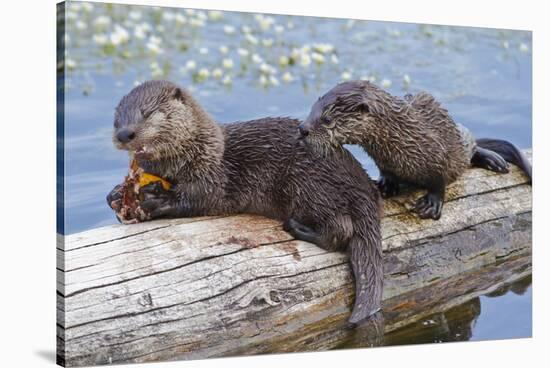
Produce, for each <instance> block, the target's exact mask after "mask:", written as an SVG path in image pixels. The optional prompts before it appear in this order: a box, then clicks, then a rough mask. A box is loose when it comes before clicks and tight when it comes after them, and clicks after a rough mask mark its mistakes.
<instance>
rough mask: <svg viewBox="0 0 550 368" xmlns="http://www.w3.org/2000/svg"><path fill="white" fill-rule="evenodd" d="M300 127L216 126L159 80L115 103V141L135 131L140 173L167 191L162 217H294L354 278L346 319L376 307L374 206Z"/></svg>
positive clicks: (341, 160)
mask: <svg viewBox="0 0 550 368" xmlns="http://www.w3.org/2000/svg"><path fill="white" fill-rule="evenodd" d="M299 123H300V122H299V121H297V120H294V119H290V118H264V119H258V120H253V121H247V122H239V123H234V124H228V125H223V126H221V125H218V124H216V123H215V122H214V121H213V120H212V119H211V118H210V117H209V116H208V114H207V113H206V112H205V111H204V110H203V109H202V108H201V107H200V105H199V104H198V103H197V102H196V101H195V100H194V99H193V98H192V97H191V95H190V94H189V93H187V92H186V91H185V90H183V89H181V88H179V87H177V86H176V85H174V84H172V83H170V82H165V81H150V82H145V83H143V84H142V85H140V86H138V87H136V88H135V89H134V90H132V91H131V92H130V93H129V94H128V95H127V96H125V97H124V98H123V99H122V101H121V102H120V104H119V106H118V108H117V112H116V114H115V134H116V132H117V131H119V130H120V129H132V130H133V131H135V132H136V137H135V139H133V140H132V141H131V142H129V143H126V144H121V143H120V142H118V141H117V140H116V139H114V141H115V144H116V145H117V146H118V147H119V148H121V149H125V150H129V151H130V152H136V151H138V152H139V151H140V150H141V149H143V148H144V147H146V152H147V156H146V157H145V158H144V157H139V155H138V154H136V158H137V159H138V162H139V164H140V166H141V167H143V168H144V169H145V171H147V172H150V173H152V174H155V175H158V176H160V177H162V178H165V179H166V180H168V181H169V182H171V183H172V184H173V190H172V194H173V199H172V200H171V201H170V203H168V204H167V205H166V206H167V207H166V206H165V207H164V208H168V210H167V212H166V214H167V216H169V217H179V216H197V215H227V214H235V213H254V214H260V215H264V216H267V217H270V218H275V219H279V220H282V221H288V220H289V219H294V220H296V221H298V222H299V223H301V224H304V225H306V226H308V227H310V228H312V229H314V230H315V231H316V232H317V233H318V234H320V238H319V239H320V240H319V241H318V242H317V243H316V244H317V245H318V246H320V247H322V248H324V249H327V250H330V251H335V250H344V249H346V248H347V249H348V251H349V253H350V258H351V264H352V269H353V271H354V275H355V279H356V301H355V306H354V309H353V313H352V316H351V318H350V321H352V322H358V321H360V320H362V319H364V318H366V317H368V316H369V315H371V314H372V313H373V312H375V311H376V310H377V309H378V308H379V306H380V300H381V295H382V279H383V270H382V266H383V264H382V249H381V235H380V213H381V200H380V195H379V193H378V190H377V188H376V186H375V185H374V183H373V182H372V181H371V179H370V178H369V177H368V175H367V174H366V173H365V171H364V170H363V168H362V167H361V165H360V164H359V163H358V162H357V161H356V160H355V158H354V157H353V156H352V155H351V154H350V153H349V152H348V151H346V150H340V153H339V154H337V155H332V156H331V157H330V158H327V159H323V158H322V157H319V156H318V155H317V154H316V153H314V152H313V151H312V150H311V149H310V148H309V147H308V146H307V145H304V144H301V142H299V141H298V140H297V139H296V135H297V134H296V133H297V131H298V125H299Z"/></svg>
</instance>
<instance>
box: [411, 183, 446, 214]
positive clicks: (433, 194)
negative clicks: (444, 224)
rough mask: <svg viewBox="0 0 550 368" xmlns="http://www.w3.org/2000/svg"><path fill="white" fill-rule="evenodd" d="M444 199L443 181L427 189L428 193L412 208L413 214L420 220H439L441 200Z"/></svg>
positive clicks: (441, 206)
mask: <svg viewBox="0 0 550 368" xmlns="http://www.w3.org/2000/svg"><path fill="white" fill-rule="evenodd" d="M444 199H445V184H444V182H443V180H441V181H440V182H438V183H435V184H433V185H431V186H430V187H428V193H427V194H426V195H425V196H423V197H421V198H420V199H419V200H418V201H417V202H416V204H415V206H414V212H416V213H417V214H418V216H419V217H420V218H423V219H426V218H431V219H434V220H439V218H440V217H441V209H442V208H443V200H444Z"/></svg>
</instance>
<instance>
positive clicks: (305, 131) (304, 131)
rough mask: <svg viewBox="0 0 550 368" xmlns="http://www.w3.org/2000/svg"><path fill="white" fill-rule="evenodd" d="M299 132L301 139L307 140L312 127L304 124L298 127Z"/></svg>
mask: <svg viewBox="0 0 550 368" xmlns="http://www.w3.org/2000/svg"><path fill="white" fill-rule="evenodd" d="M298 130H299V131H300V138H305V137H307V136H308V135H309V130H310V126H309V124H306V123H302V124H300V125H298Z"/></svg>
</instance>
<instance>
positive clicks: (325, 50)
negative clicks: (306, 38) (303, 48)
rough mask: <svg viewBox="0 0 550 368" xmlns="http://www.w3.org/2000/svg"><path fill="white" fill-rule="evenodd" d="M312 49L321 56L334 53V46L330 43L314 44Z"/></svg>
mask: <svg viewBox="0 0 550 368" xmlns="http://www.w3.org/2000/svg"><path fill="white" fill-rule="evenodd" d="M313 49H314V50H315V51H317V52H319V53H321V54H329V53H331V52H333V51H334V46H333V45H331V44H330V43H316V44H314V45H313Z"/></svg>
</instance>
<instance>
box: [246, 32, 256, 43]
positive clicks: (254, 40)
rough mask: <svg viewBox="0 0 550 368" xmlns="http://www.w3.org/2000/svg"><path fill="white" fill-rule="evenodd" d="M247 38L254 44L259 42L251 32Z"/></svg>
mask: <svg viewBox="0 0 550 368" xmlns="http://www.w3.org/2000/svg"><path fill="white" fill-rule="evenodd" d="M245 38H246V40H247V41H248V42H249V43H251V44H252V45H257V44H258V39H257V38H256V37H254V36H252V35H251V34H250V33H249V34H247V35H246V36H245Z"/></svg>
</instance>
